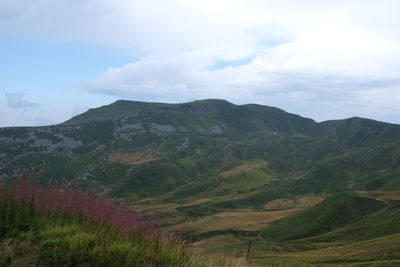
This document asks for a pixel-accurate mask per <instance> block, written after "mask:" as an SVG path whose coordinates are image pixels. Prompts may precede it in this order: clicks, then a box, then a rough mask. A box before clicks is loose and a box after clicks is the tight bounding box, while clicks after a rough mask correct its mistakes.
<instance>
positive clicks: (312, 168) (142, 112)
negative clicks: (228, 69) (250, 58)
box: [0, 99, 400, 248]
mask: <svg viewBox="0 0 400 267" xmlns="http://www.w3.org/2000/svg"><path fill="white" fill-rule="evenodd" d="M37 172H40V173H42V176H41V177H42V178H41V179H42V180H41V182H43V183H45V182H47V181H49V180H52V181H61V180H63V179H66V180H67V181H69V182H72V183H73V182H79V183H80V184H81V185H82V187H83V188H95V189H96V190H98V191H99V192H101V193H102V194H105V195H107V196H110V197H118V198H119V199H122V200H123V201H124V202H125V203H127V204H129V205H131V206H132V207H134V208H137V209H138V210H140V212H141V213H142V214H144V215H146V216H148V217H152V218H156V219H157V220H160V221H161V222H162V223H163V225H165V226H166V227H168V229H171V230H173V231H178V232H183V233H184V234H185V236H187V237H189V238H191V239H192V241H193V242H196V243H198V244H199V246H204V247H213V248H214V247H220V248H222V247H224V246H225V245H226V244H227V243H228V244H229V243H232V244H239V243H240V244H245V243H243V242H245V241H246V240H247V239H248V238H252V237H256V236H259V233H260V232H262V233H263V234H262V235H261V236H264V237H265V238H268V240H270V241H268V242H278V243H279V242H289V240H292V239H293V238H300V237H309V236H311V235H323V234H328V233H330V232H331V230H332V229H334V228H335V227H339V228H342V227H344V226H346V225H348V224H349V223H353V221H354V220H358V219H359V218H361V217H363V216H364V214H370V211H371V212H372V213H374V214H375V213H376V212H380V211H376V210H375V208H380V207H381V206H380V204H381V202H374V201H373V200H370V199H371V198H370V197H369V196H367V197H366V198H365V196H361V195H359V194H358V193H357V192H358V191H363V192H368V191H369V192H372V191H373V192H389V191H393V192H398V191H397V190H400V179H399V177H400V126H399V125H396V124H389V123H384V122H379V121H374V120H369V119H364V118H357V117H354V118H349V119H345V120H335V121H325V122H321V123H317V122H315V121H314V120H312V119H308V118H303V117H301V116H299V115H296V114H291V113H287V112H285V111H283V110H281V109H278V108H274V107H268V106H262V105H255V104H247V105H235V104H232V103H229V102H227V101H224V100H218V99H208V100H199V101H193V102H189V103H182V104H167V103H145V102H138V101H117V102H115V103H113V104H111V105H108V106H103V107H100V108H97V109H92V110H89V111H88V112H86V113H84V114H81V115H78V116H76V117H74V118H72V119H71V120H68V121H66V122H65V123H62V124H59V125H54V126H48V127H9V128H0V173H1V179H3V180H8V179H12V178H13V177H14V178H15V177H18V176H19V175H20V174H21V173H23V174H24V175H25V176H26V177H28V178H29V177H33V176H34V175H35V173H37ZM336 194H339V195H338V196H337V201H338V202H336V200H335V198H334V199H333V200H329V201H328V200H326V201H328V202H324V201H323V200H324V199H326V198H328V197H330V196H332V195H336ZM354 194H356V196H354ZM321 201H323V202H321ZM348 201H350V202H349V203H352V204H349V203H348ZM318 203H320V204H318ZM365 203H367V204H365ZM364 204H365V205H366V206H367V207H368V208H367V209H366V210H364V209H361V210H357V209H356V210H354V212H355V213H354V214H353V213H351V216H349V217H348V216H344V214H347V213H346V212H350V211H349V210H347V209H346V208H345V207H347V206H346V205H350V206H356V207H361V206H363V205H364ZM314 205H317V206H315V207H314V210H311V211H307V212H306V211H305V210H306V209H308V208H311V207H313V206H314ZM318 205H321V206H318ZM360 205H361V206H360ZM369 209H371V210H369ZM385 209H388V207H386V208H384V209H383V210H385ZM300 211H304V212H305V213H301V214H300V215H299V214H297V215H296V213H297V212H300ZM335 212H336V213H337V214H336V213H335ZM343 212H344V213H343ZM372 213H371V214H372ZM315 214H317V215H320V216H321V217H318V220H319V221H320V222H322V223H319V224H318V223H314V222H313V219H312V218H314V217H315ZM335 214H336V215H337V216H338V217H335V216H336V215H335ZM347 215H348V214H347ZM353 215H354V217H352V216H353ZM361 215H362V216H361ZM287 216H290V217H287ZM291 216H294V217H291ZM332 216H333V217H332ZM357 216H361V217H357ZM250 217H254V219H250ZM285 217H287V218H286V219H283V221H282V222H281V223H279V224H277V225H274V221H276V220H278V219H282V218H285ZM347 217H348V218H349V219H350V218H351V221H346V220H345V218H347ZM332 218H333V219H332ZM331 220H333V221H332V222H331ZM385 220H386V219H385ZM328 221H329V222H328ZM389 221H390V219H387V222H388V223H389ZM285 222H286V223H285ZM294 222H296V223H294ZM306 222H307V223H306ZM294 224H296V225H300V224H301V225H308V226H307V227H306V226H304V227H300V228H301V229H300V230H301V231H294V230H293V229H292V228H293V225H294ZM321 225H322V226H323V227H322V226H321ZM266 227H271V228H270V229H269V230H267V229H268V228H266ZM198 229H199V230H198ZM264 229H265V230H264ZM272 229H273V230H272ZM288 229H290V231H289V230H288ZM349 229H350V228H349ZM282 232H284V233H285V234H286V235H281V233H282ZM236 241H237V242H239V243H237V242H236ZM260 242H261V241H260ZM262 242H264V241H262ZM360 242H361V241H360ZM217 244H218V245H217ZM240 246H242V245H240ZM240 246H239V247H240Z"/></svg>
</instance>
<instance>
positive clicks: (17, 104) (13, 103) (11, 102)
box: [6, 93, 40, 109]
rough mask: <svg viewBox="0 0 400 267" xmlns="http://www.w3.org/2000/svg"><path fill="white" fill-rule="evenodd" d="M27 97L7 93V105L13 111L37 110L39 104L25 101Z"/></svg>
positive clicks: (22, 94) (20, 94) (23, 94)
mask: <svg viewBox="0 0 400 267" xmlns="http://www.w3.org/2000/svg"><path fill="white" fill-rule="evenodd" d="M25 95H26V94H25V93H7V94H6V97H7V105H8V106H9V107H10V108H13V109H26V108H30V109H35V108H38V107H39V106H40V105H39V104H37V103H33V102H29V101H25V100H23V98H24V96H25Z"/></svg>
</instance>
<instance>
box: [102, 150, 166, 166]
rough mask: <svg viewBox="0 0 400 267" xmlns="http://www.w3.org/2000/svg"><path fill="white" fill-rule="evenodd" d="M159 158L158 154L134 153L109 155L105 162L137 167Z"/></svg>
mask: <svg viewBox="0 0 400 267" xmlns="http://www.w3.org/2000/svg"><path fill="white" fill-rule="evenodd" d="M159 157H160V153H152V152H135V153H111V154H110V156H108V159H107V161H108V162H110V163H119V164H124V165H137V164H142V163H146V162H150V161H154V160H156V159H158V158H159Z"/></svg>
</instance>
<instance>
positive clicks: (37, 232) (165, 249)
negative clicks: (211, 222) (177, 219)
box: [0, 214, 247, 267]
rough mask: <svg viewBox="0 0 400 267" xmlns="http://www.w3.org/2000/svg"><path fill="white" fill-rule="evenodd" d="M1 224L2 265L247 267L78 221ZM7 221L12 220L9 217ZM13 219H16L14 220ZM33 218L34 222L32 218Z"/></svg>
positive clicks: (56, 217)
mask: <svg viewBox="0 0 400 267" xmlns="http://www.w3.org/2000/svg"><path fill="white" fill-rule="evenodd" d="M14 215H16V216H19V218H18V220H19V221H20V223H19V224H18V225H17V224H14V225H12V226H11V225H9V226H8V227H7V228H6V227H4V224H2V228H1V229H2V235H1V239H0V266H204V267H205V266H246V265H247V264H246V263H245V262H244V261H240V260H237V259H230V258H227V257H226V256H221V255H216V254H212V255H210V254H207V255H206V254H204V253H203V252H202V251H200V250H194V249H191V248H189V247H187V246H186V245H185V244H184V243H180V244H166V243H163V242H162V240H157V239H155V240H153V239H149V238H146V237H143V236H141V235H139V234H133V235H129V236H122V235H121V234H119V233H117V232H115V231H113V230H112V229H110V228H109V227H107V226H104V225H101V224H98V223H96V222H92V221H88V220H85V219H82V218H76V217H72V216H70V217H67V216H60V215H45V216H43V215H35V216H34V217H31V218H30V219H29V220H28V218H25V219H26V220H25V219H23V218H22V217H21V214H18V215H17V214H14ZM10 218H11V217H10ZM13 219H16V217H14V218H13ZM31 219H33V220H31Z"/></svg>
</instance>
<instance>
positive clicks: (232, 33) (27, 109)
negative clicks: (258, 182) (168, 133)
mask: <svg viewBox="0 0 400 267" xmlns="http://www.w3.org/2000/svg"><path fill="white" fill-rule="evenodd" d="M399 10H400V1H398V0H336V1H328V0H296V1H294V0H279V1H278V0H274V1H272V0H146V1H143V0H114V1H110V0H0V127H5V126H41V125H50V124H56V123H61V122H63V121H65V120H67V119H69V118H71V117H72V116H74V115H77V114H80V113H82V112H85V111H86V110H88V109H89V108H94V107H98V106H102V105H107V104H110V103H112V102H114V101H116V100H118V99H126V100H137V101H153V102H154V101H156V102H168V103H181V102H189V101H193V100H197V99H207V98H218V99H226V100H228V101H230V102H232V103H235V104H246V103H257V104H263V105H268V106H274V107H279V108H281V109H284V110H286V111H288V112H291V113H296V114H299V115H301V116H304V117H308V118H312V119H315V120H316V121H324V120H332V119H343V118H348V117H354V116H359V117H366V118H371V119H375V120H380V121H386V122H391V123H400V19H399V17H398V11H399Z"/></svg>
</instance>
